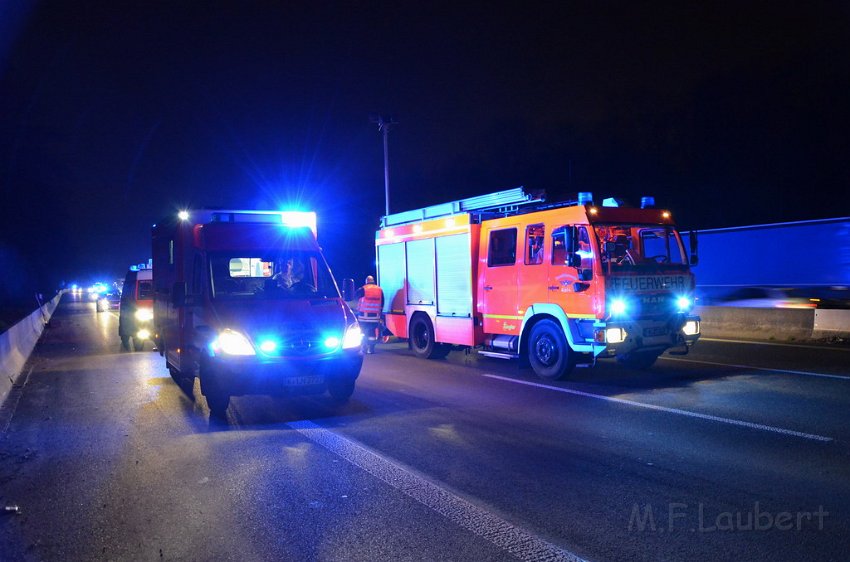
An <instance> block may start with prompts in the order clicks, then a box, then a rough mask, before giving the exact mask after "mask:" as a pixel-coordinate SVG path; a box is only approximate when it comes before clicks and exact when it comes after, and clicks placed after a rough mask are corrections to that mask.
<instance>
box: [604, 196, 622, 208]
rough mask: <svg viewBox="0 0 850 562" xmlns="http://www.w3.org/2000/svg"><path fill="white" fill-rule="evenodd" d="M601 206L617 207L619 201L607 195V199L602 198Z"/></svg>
mask: <svg viewBox="0 0 850 562" xmlns="http://www.w3.org/2000/svg"><path fill="white" fill-rule="evenodd" d="M602 206H603V207H619V206H620V202H619V201H618V200H617V199H615V198H614V197H608V198H607V199H603V200H602Z"/></svg>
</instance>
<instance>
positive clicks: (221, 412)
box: [206, 389, 230, 419]
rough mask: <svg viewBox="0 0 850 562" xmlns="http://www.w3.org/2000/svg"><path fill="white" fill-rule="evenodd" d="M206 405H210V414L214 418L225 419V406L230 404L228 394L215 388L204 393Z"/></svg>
mask: <svg viewBox="0 0 850 562" xmlns="http://www.w3.org/2000/svg"><path fill="white" fill-rule="evenodd" d="M206 397H207V406H209V407H210V415H211V416H212V417H214V418H219V419H225V418H226V417H227V407H228V406H230V395H229V394H227V393H226V392H222V391H221V390H219V389H215V390H213V391H211V392H210V393H209V394H207V395H206Z"/></svg>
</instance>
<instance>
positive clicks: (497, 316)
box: [484, 314, 522, 320]
mask: <svg viewBox="0 0 850 562" xmlns="http://www.w3.org/2000/svg"><path fill="white" fill-rule="evenodd" d="M484 318H492V319H494V320H522V316H507V315H504V314H485V315H484Z"/></svg>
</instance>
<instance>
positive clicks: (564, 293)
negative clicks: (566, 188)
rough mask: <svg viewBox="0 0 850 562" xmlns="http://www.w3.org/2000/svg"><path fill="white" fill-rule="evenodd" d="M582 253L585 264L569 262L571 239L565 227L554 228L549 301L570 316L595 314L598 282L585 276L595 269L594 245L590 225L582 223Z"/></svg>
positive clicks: (580, 228)
mask: <svg viewBox="0 0 850 562" xmlns="http://www.w3.org/2000/svg"><path fill="white" fill-rule="evenodd" d="M577 228H578V238H579V248H578V252H577V253H578V255H579V256H580V257H581V267H580V268H576V267H571V266H569V265H567V248H566V245H567V240H566V238H565V234H564V232H565V230H564V228H563V227H562V228H556V229H555V230H553V231H552V259H551V261H550V263H549V281H548V290H549V302H550V303H552V304H557V305H559V306H560V307H561V308H562V309H563V310H564V312H565V313H566V314H567V316H568V317H570V318H593V317H594V311H593V300H594V295H595V290H594V289H595V287H596V283H595V282H594V280H593V279H588V278H585V279H582V278H581V275H580V273H579V272H580V271H583V272H585V273H584V275H585V277H587V276H591V275H592V272H593V247H592V244H591V243H590V238H589V233H588V231H587V228H586V227H584V226H579V227H577Z"/></svg>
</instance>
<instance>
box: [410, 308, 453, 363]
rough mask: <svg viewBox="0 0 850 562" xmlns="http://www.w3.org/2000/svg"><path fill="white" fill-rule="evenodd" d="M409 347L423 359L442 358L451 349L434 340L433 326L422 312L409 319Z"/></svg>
mask: <svg viewBox="0 0 850 562" xmlns="http://www.w3.org/2000/svg"><path fill="white" fill-rule="evenodd" d="M410 347H411V349H413V353H415V354H416V356H417V357H421V358H423V359H442V358H444V357H445V356H446V355H448V354H449V351H451V346H448V345H446V344H442V343H436V342H435V341H434V327H433V326H432V325H431V319H430V318H428V317H427V316H425V315H424V314H417V315H416V316H414V317H413V320H411V321H410Z"/></svg>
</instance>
